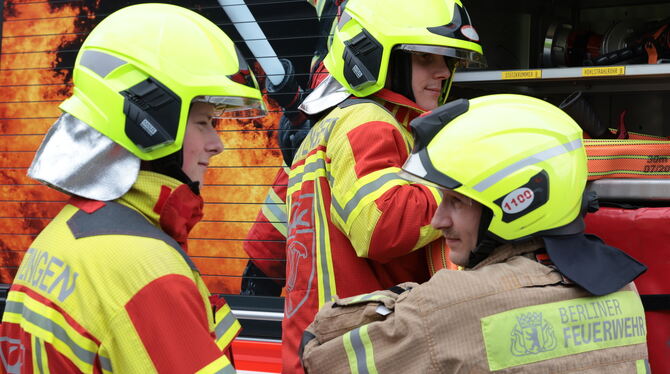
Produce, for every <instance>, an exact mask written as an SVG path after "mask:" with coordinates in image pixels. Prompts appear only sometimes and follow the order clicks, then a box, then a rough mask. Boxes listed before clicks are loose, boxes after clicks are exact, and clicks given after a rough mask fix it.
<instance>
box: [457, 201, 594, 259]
mask: <svg viewBox="0 0 670 374" xmlns="http://www.w3.org/2000/svg"><path fill="white" fill-rule="evenodd" d="M598 208H599V206H598V196H597V195H596V194H595V192H590V191H588V190H587V191H584V193H583V195H582V206H581V209H580V211H581V212H580V214H579V215H578V216H577V218H575V219H574V220H573V221H572V222H570V223H568V224H567V225H564V226H561V227H557V228H553V229H550V230H545V231H539V232H536V233H535V234H533V235H531V236H530V237H526V238H521V239H518V240H515V241H514V242H521V241H524V240H529V239H531V238H537V237H545V236H559V237H560V236H570V235H577V234H583V232H584V227H585V224H584V215H586V213H587V212H589V213H593V212H595V211H597V210H598ZM492 219H493V212H492V211H491V209H489V208H486V207H485V206H483V207H482V216H481V218H480V220H479V230H478V231H477V246H476V247H475V249H473V250H472V252H470V259H469V261H468V265H467V267H468V268H472V267H474V266H476V265H477V264H478V263H480V262H481V261H482V260H484V259H485V258H486V257H488V256H489V255H490V254H491V253H492V252H493V250H494V249H496V248H497V247H498V246H500V245H502V244H505V243H506V242H505V241H504V240H502V239H500V238H498V237H496V236H495V235H493V234H491V233H490V232H489V231H488V228H489V225H490V224H491V220H492Z"/></svg>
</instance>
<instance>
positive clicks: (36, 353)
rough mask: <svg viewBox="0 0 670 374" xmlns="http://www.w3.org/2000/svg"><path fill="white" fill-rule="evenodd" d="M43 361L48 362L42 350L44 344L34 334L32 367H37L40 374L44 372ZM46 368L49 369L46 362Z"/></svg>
mask: <svg viewBox="0 0 670 374" xmlns="http://www.w3.org/2000/svg"><path fill="white" fill-rule="evenodd" d="M45 363H48V360H46V352H44V344H43V343H42V341H41V340H40V339H39V338H38V337H36V336H34V337H33V368H35V367H36V368H37V370H38V372H39V373H40V374H44V367H45V365H44V364H45ZM47 370H49V367H48V364H47Z"/></svg>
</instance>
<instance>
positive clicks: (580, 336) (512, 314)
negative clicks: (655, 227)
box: [302, 241, 649, 374]
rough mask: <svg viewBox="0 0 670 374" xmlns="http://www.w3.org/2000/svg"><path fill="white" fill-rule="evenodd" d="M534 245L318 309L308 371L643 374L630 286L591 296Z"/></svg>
mask: <svg viewBox="0 0 670 374" xmlns="http://www.w3.org/2000/svg"><path fill="white" fill-rule="evenodd" d="M542 245H543V244H542V242H541V241H534V242H530V243H526V244H523V245H518V246H513V245H505V246H502V247H499V248H497V249H496V250H495V251H494V253H493V254H492V255H491V256H489V257H488V258H487V259H486V260H484V261H483V262H482V263H480V264H479V265H477V266H476V267H475V268H473V269H472V270H466V271H453V270H442V271H439V272H438V273H436V274H435V275H434V276H433V277H432V278H431V280H430V281H428V282H426V283H424V284H422V285H418V284H413V283H406V284H403V285H401V286H400V287H397V288H396V289H394V290H387V291H378V292H374V293H371V294H366V295H361V296H356V297H351V298H347V299H341V300H339V299H338V300H336V301H335V302H332V303H329V304H326V305H325V306H324V307H323V308H322V309H321V310H320V311H319V313H318V315H317V316H316V318H315V320H314V322H313V323H312V324H311V325H310V326H309V327H308V329H307V331H306V334H305V338H304V339H303V344H305V343H306V345H304V352H303V354H302V359H303V364H304V367H305V369H306V371H307V372H308V373H337V374H340V373H467V374H478V373H489V372H496V373H520V372H524V373H580V374H593V373H607V374H617V373H647V372H648V371H649V370H648V367H649V366H648V362H647V345H646V325H645V320H644V311H643V308H642V304H641V301H640V298H639V296H638V294H637V291H636V289H635V286H634V285H633V284H632V283H631V284H629V285H627V286H626V287H624V288H623V289H622V290H620V291H618V292H615V293H611V294H608V295H605V296H600V297H595V296H592V295H590V294H589V293H588V292H586V291H585V290H583V289H582V288H581V287H579V286H576V285H574V284H571V283H570V282H569V281H567V280H565V279H564V278H563V277H562V276H561V274H560V273H558V272H557V271H556V270H555V269H554V268H553V267H551V266H545V265H543V264H541V263H540V262H538V261H537V260H536V259H535V256H534V254H533V253H534V251H535V250H537V249H538V248H541V247H542ZM401 288H402V289H401ZM310 339H311V340H310Z"/></svg>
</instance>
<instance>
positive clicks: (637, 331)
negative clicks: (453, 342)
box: [481, 291, 647, 371]
mask: <svg viewBox="0 0 670 374" xmlns="http://www.w3.org/2000/svg"><path fill="white" fill-rule="evenodd" d="M481 324H482V334H483V336H484V344H485V346H486V356H487V359H488V362H489V369H490V370H491V371H495V370H501V369H506V368H510V367H514V366H519V365H525V364H530V363H533V362H538V361H543V360H549V359H552V358H558V357H564V356H569V355H574V354H578V353H582V352H589V351H594V350H598V349H605V348H612V347H620V346H625V345H633V344H640V343H644V342H645V341H646V335H647V331H646V325H645V319H644V309H643V308H642V302H641V301H640V298H639V296H638V295H637V294H635V293H634V292H633V291H619V292H615V293H612V294H609V295H605V296H600V297H584V298H579V299H572V300H567V301H560V302H555V303H549V304H540V305H535V306H529V307H525V308H518V309H513V310H509V311H506V312H502V313H498V314H494V315H492V316H488V317H485V318H482V319H481Z"/></svg>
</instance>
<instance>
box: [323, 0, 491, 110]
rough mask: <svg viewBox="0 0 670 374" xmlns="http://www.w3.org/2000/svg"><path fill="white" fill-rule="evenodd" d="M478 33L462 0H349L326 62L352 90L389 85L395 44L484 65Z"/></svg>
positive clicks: (358, 91)
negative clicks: (389, 70) (388, 76)
mask: <svg viewBox="0 0 670 374" xmlns="http://www.w3.org/2000/svg"><path fill="white" fill-rule="evenodd" d="M478 42H479V36H478V35H477V32H476V31H475V29H474V27H473V26H472V22H471V21H470V17H469V15H468V13H467V12H466V10H465V8H464V7H463V4H462V3H461V1H460V0H413V1H397V0H349V1H348V2H347V3H346V8H345V10H344V12H343V14H342V16H341V18H340V22H339V24H338V25H337V28H336V30H335V34H334V36H333V42H332V44H331V46H330V50H329V52H328V55H326V57H325V59H324V65H325V66H326V68H327V69H328V71H329V73H330V74H331V75H332V76H333V77H334V78H335V79H336V80H337V81H338V82H339V83H340V84H342V85H343V86H344V87H345V88H346V89H347V90H348V91H349V92H350V93H352V94H354V95H356V96H359V97H364V96H368V95H371V94H373V93H375V92H377V91H379V90H380V89H382V88H383V87H384V85H385V84H386V76H387V73H388V65H389V58H390V55H391V51H392V50H393V49H394V48H400V49H405V50H409V51H424V52H430V53H436V54H443V55H445V56H447V57H451V58H456V59H458V60H461V61H463V62H464V63H465V64H469V65H482V64H483V56H482V47H481V46H480V45H479V43H478Z"/></svg>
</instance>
